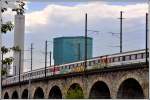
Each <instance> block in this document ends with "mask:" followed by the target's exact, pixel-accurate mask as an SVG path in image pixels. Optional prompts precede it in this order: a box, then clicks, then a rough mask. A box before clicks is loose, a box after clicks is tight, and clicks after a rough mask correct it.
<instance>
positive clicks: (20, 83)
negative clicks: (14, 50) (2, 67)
mask: <svg viewBox="0 0 150 100" xmlns="http://www.w3.org/2000/svg"><path fill="white" fill-rule="evenodd" d="M21 62H22V61H21V50H20V51H19V98H21V83H20V69H21V68H20V67H21Z"/></svg>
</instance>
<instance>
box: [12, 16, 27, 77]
mask: <svg viewBox="0 0 150 100" xmlns="http://www.w3.org/2000/svg"><path fill="white" fill-rule="evenodd" d="M24 30H25V16H24V15H22V14H17V15H15V30H14V46H15V47H16V46H18V47H19V48H20V49H21V51H22V54H21V66H19V52H14V65H13V66H14V70H13V73H14V75H16V74H17V75H18V74H19V67H20V73H22V72H23V65H24V62H23V61H24ZM15 69H16V72H15Z"/></svg>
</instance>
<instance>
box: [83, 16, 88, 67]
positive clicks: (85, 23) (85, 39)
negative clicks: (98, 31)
mask: <svg viewBox="0 0 150 100" xmlns="http://www.w3.org/2000/svg"><path fill="white" fill-rule="evenodd" d="M84 56H85V69H86V68H87V13H86V14H85V55H84Z"/></svg>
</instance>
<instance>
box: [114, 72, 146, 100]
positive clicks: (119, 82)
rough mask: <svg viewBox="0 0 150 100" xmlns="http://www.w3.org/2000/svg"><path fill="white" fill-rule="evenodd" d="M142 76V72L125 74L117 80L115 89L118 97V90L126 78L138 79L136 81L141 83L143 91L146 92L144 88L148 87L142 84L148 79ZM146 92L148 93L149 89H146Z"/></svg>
mask: <svg viewBox="0 0 150 100" xmlns="http://www.w3.org/2000/svg"><path fill="white" fill-rule="evenodd" d="M141 76H142V73H138V72H137V73H135V74H125V75H124V76H123V77H121V78H120V79H119V81H118V82H117V85H116V89H115V90H116V92H115V96H116V98H117V95H118V90H119V88H120V86H121V84H122V83H123V82H124V81H125V80H127V79H134V80H136V81H137V82H138V83H139V85H140V86H141V87H142V90H143V92H144V90H145V89H147V88H145V87H143V85H142V84H144V82H146V79H143V78H141ZM146 93H147V91H146ZM146 93H145V92H144V98H146Z"/></svg>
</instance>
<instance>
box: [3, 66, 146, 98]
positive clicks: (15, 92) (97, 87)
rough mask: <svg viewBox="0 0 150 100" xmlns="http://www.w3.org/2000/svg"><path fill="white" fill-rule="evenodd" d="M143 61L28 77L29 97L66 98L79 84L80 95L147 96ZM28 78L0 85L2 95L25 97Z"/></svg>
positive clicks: (94, 96) (108, 96)
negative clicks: (40, 76)
mask: <svg viewBox="0 0 150 100" xmlns="http://www.w3.org/2000/svg"><path fill="white" fill-rule="evenodd" d="M148 69H149V68H148V67H147V66H146V65H142V64H137V65H128V66H118V67H115V68H104V69H99V70H91V71H87V72H84V73H83V72H82V73H80V72H79V73H71V74H66V75H55V76H50V77H47V78H41V79H36V80H32V84H31V87H30V90H31V92H30V93H31V98H46V99H48V98H66V95H67V93H68V91H69V90H70V89H73V88H75V87H76V86H79V87H80V88H81V89H82V93H83V95H84V98H111V99H115V98H141V99H142V98H144V99H147V98H149V96H148V95H149V80H148V78H149V72H148ZM28 84H29V82H28V81H26V82H21V83H20V85H19V83H15V84H11V85H7V86H5V85H4V86H3V87H2V98H28V91H29V86H28Z"/></svg>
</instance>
